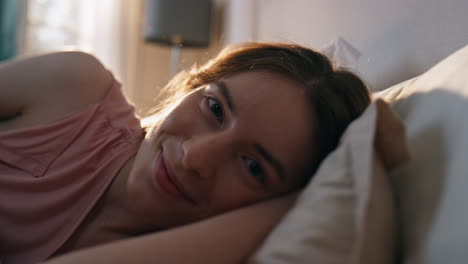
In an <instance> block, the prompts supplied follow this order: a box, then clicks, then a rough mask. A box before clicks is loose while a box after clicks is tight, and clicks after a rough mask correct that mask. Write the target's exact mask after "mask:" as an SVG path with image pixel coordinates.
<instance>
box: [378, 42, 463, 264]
mask: <svg viewBox="0 0 468 264" xmlns="http://www.w3.org/2000/svg"><path fill="white" fill-rule="evenodd" d="M377 96H379V97H381V98H383V99H385V100H387V101H391V102H392V105H393V110H394V111H395V112H397V114H398V115H399V116H400V118H401V119H402V120H403V121H404V123H405V124H406V129H407V130H406V131H407V139H408V144H409V151H410V153H411V157H412V162H411V163H410V164H409V166H407V167H406V168H404V169H401V170H400V171H399V172H397V173H395V175H393V176H394V177H395V180H396V186H397V187H398V195H399V200H400V203H399V207H401V212H400V213H401V225H402V230H403V238H402V241H401V248H402V252H401V255H402V258H403V259H402V260H403V263H408V264H409V263H411V264H413V263H427V264H432V263H434V264H435V263H466V262H467V261H468V227H467V225H468V46H466V47H465V48H463V49H461V50H459V51H458V52H456V53H454V54H453V55H451V56H450V57H448V58H446V59H445V60H443V61H442V62H440V63H439V64H437V65H436V66H434V67H433V68H432V69H430V70H429V71H428V72H426V73H424V74H423V75H421V76H419V77H417V78H414V79H412V80H410V81H407V82H405V83H403V84H400V85H396V86H394V87H392V88H389V89H387V90H385V91H383V92H381V93H378V94H377Z"/></svg>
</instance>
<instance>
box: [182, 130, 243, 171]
mask: <svg viewBox="0 0 468 264" xmlns="http://www.w3.org/2000/svg"><path fill="white" fill-rule="evenodd" d="M234 144H235V143H234V141H233V140H232V137H231V136H230V135H229V134H228V133H222V132H216V133H209V134H203V135H197V136H193V137H191V138H189V139H187V140H185V141H184V142H183V143H182V151H183V158H182V165H183V166H184V167H185V169H187V170H190V171H192V172H194V173H196V174H197V175H198V176H200V177H202V178H211V177H214V176H215V175H216V172H217V170H218V169H219V168H220V167H221V166H223V164H225V162H226V161H227V159H228V157H229V156H230V155H231V153H232V151H233V145H234Z"/></svg>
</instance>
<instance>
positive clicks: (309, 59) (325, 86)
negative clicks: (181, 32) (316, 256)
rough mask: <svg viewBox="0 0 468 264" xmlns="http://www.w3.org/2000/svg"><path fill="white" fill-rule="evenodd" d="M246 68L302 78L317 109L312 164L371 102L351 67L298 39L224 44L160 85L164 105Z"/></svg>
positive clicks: (295, 79) (330, 147) (333, 144)
mask: <svg viewBox="0 0 468 264" xmlns="http://www.w3.org/2000/svg"><path fill="white" fill-rule="evenodd" d="M247 71H268V72H273V73H277V74H281V75H283V76H285V77H287V78H290V79H292V80H294V81H296V82H298V83H299V84H301V85H302V86H303V87H304V89H305V91H306V94H307V96H308V100H309V101H310V104H311V105H312V108H313V109H314V111H315V115H316V118H317V122H318V124H317V125H318V131H317V132H318V138H317V141H316V142H317V144H318V145H317V146H311V147H316V148H317V150H316V155H315V160H313V161H311V162H312V163H313V166H312V167H313V169H315V168H316V167H317V166H318V165H319V163H320V162H321V161H322V160H323V159H324V158H325V156H326V155H328V154H329V153H330V152H331V151H332V150H334V149H335V148H336V146H337V145H338V142H339V139H340V137H341V135H342V134H343V132H344V130H345V129H346V127H347V126H348V125H349V124H350V123H351V122H352V121H353V120H354V119H356V118H357V117H358V116H359V115H360V114H361V113H362V112H363V111H364V110H365V108H366V107H367V106H368V105H369V103H370V102H371V94H370V92H369V90H368V89H367V87H366V85H365V84H364V82H363V81H362V80H361V78H359V77H358V76H357V75H356V74H354V73H353V72H351V71H349V70H347V69H345V68H338V67H335V66H334V64H333V63H332V61H331V60H330V59H329V58H328V57H326V56H325V55H323V54H321V53H320V52H317V51H315V50H313V49H310V48H306V47H303V46H300V45H296V44H282V43H243V44H238V45H232V46H228V47H226V48H224V49H223V50H222V51H221V52H220V53H219V54H218V55H217V56H216V57H215V58H213V59H211V60H210V61H208V62H207V63H206V64H204V65H201V66H198V65H195V66H193V67H192V68H191V69H189V70H186V71H181V72H180V73H178V74H177V75H176V76H174V78H173V79H172V80H171V81H170V82H169V83H168V84H167V85H166V86H165V87H164V88H163V89H162V91H161V94H162V95H165V96H167V95H168V94H169V95H170V96H169V98H166V100H164V101H163V103H161V104H160V105H159V107H157V108H156V111H163V110H164V109H165V108H166V107H167V106H168V104H171V103H173V102H174V101H176V100H178V99H179V98H181V96H183V95H184V94H186V93H188V92H190V91H192V90H194V89H196V88H198V87H201V86H203V85H206V84H208V83H210V82H213V81H217V80H220V79H223V78H226V77H228V76H231V75H234V74H237V73H242V72H247Z"/></svg>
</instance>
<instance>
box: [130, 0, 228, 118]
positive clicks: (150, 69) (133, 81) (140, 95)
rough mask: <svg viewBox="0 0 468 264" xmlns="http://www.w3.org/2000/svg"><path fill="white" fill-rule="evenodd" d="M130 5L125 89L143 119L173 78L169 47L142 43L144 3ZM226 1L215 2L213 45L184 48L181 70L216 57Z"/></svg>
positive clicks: (138, 0) (139, 1)
mask: <svg viewBox="0 0 468 264" xmlns="http://www.w3.org/2000/svg"><path fill="white" fill-rule="evenodd" d="M128 2H131V7H129V8H131V10H129V13H128V14H127V15H126V17H127V19H129V21H130V22H129V23H127V24H128V25H129V26H130V27H132V30H129V32H132V33H131V34H130V36H129V38H128V40H127V43H126V45H127V47H126V50H127V51H128V52H129V54H128V56H127V67H126V68H127V71H128V74H127V76H128V77H127V78H126V79H127V84H126V86H127V87H125V91H126V95H127V97H128V98H129V99H130V100H131V101H132V102H133V103H134V104H135V105H136V108H137V112H138V114H140V115H145V113H146V112H147V111H148V110H150V109H151V108H153V107H154V106H155V105H156V104H157V102H156V101H155V97H156V95H157V93H158V90H159V89H160V88H161V87H163V86H164V85H165V84H166V83H167V82H168V80H169V79H170V78H171V77H172V76H171V75H170V58H171V50H170V47H167V46H163V45H159V44H154V43H148V42H145V41H144V40H143V35H142V30H141V29H142V22H143V8H144V1H143V0H135V1H128ZM224 4H225V1H224V0H215V1H214V10H213V21H212V35H211V38H212V40H211V43H210V46H209V47H208V48H201V49H195V48H183V49H182V50H181V54H180V59H181V61H180V67H179V69H187V68H189V67H190V66H191V65H193V64H194V63H203V62H206V61H207V60H208V59H209V58H211V57H212V56H214V55H216V54H217V52H218V51H219V50H220V48H221V46H222V44H223V43H222V40H221V39H222V38H223V35H222V33H221V29H222V27H223V19H222V16H223V14H222V12H223V8H224Z"/></svg>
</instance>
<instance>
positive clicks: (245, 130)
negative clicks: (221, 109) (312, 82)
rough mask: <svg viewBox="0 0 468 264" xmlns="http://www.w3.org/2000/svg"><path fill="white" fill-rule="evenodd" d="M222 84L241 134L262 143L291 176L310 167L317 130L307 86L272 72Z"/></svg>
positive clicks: (242, 75) (236, 77)
mask: <svg viewBox="0 0 468 264" xmlns="http://www.w3.org/2000/svg"><path fill="white" fill-rule="evenodd" d="M223 83H224V84H225V86H226V87H227V88H228V89H229V91H230V93H231V95H232V100H233V104H235V107H236V113H237V114H236V115H237V116H236V126H237V127H238V129H239V131H241V132H240V133H241V134H243V135H244V136H246V137H249V139H251V140H253V141H256V142H258V143H260V144H262V145H263V146H264V147H265V148H266V149H268V150H269V151H270V152H271V154H272V155H273V156H275V157H277V158H278V159H279V160H280V162H281V163H283V165H284V166H285V169H286V171H287V172H289V173H296V172H297V170H301V169H305V168H306V167H307V166H308V165H310V164H309V161H310V158H311V157H312V155H313V149H314V142H313V141H314V138H315V129H316V127H315V114H314V112H313V108H312V105H311V104H310V103H309V100H308V97H307V94H306V92H305V88H304V87H302V86H301V85H300V84H299V83H297V82H295V81H293V80H291V79H288V78H286V77H284V76H282V75H279V74H275V73H270V72H246V73H240V74H236V75H234V76H231V77H229V78H226V79H224V80H223ZM299 157H300V158H299Z"/></svg>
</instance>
